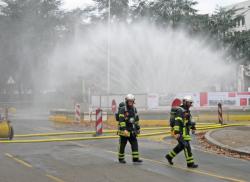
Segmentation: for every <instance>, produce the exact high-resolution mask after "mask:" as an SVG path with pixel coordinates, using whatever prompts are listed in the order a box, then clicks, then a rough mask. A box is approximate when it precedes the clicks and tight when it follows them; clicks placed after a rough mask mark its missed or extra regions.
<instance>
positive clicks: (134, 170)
mask: <svg viewBox="0 0 250 182" xmlns="http://www.w3.org/2000/svg"><path fill="white" fill-rule="evenodd" d="M47 117H48V116H47V115H46V114H42V115H41V114H40V115H38V114H37V115H35V114H34V115H33V116H30V115H29V114H25V113H19V114H17V115H16V117H14V118H12V120H13V126H14V129H15V133H18V134H24V133H38V132H39V133H41V132H54V131H59V130H64V131H65V130H66V128H62V129H61V128H59V127H58V126H56V127H55V126H54V125H53V124H52V123H51V122H49V121H48V120H47ZM117 143H118V141H117V140H116V139H115V140H99V141H82V142H79V141H77V142H60V143H35V144H0V160H1V165H0V182H47V181H52V182H131V181H136V182H145V181H149V182H152V181H153V182H161V181H162V182H163V181H164V182H168V181H169V182H182V181H185V182H189V181H190V182H191V181H192V182H196V181H197V182H216V181H218V182H220V181H233V182H236V181H239V182H240V181H250V173H249V172H250V161H243V160H239V159H233V158H228V157H224V156H220V155H217V154H212V153H207V152H204V151H202V149H200V147H199V146H198V145H197V144H196V142H195V141H194V142H193V145H194V151H193V153H194V156H195V159H196V161H197V163H198V164H199V166H200V168H199V169H195V170H190V169H187V168H186V164H185V159H184V154H183V153H181V154H180V155H178V156H177V158H176V159H175V160H174V162H175V165H174V166H173V167H172V166H169V165H168V164H167V162H166V160H165V159H164V156H165V154H166V153H167V152H168V151H169V150H170V149H171V148H172V147H173V146H172V145H171V144H170V142H169V141H163V142H156V141H152V140H150V139H139V146H140V153H141V157H142V158H143V160H144V163H143V164H142V165H134V164H133V163H132V162H131V156H130V155H129V154H130V146H129V145H128V146H127V155H126V160H127V162H128V163H127V164H125V165H124V164H119V163H118V162H117V154H116V152H117V146H118V145H117Z"/></svg>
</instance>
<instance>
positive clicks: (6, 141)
mask: <svg viewBox="0 0 250 182" xmlns="http://www.w3.org/2000/svg"><path fill="white" fill-rule="evenodd" d="M230 126H246V125H244V124H228V125H218V124H217V125H208V126H201V127H197V130H198V131H199V130H208V129H217V128H224V127H230ZM247 126H249V125H247ZM158 128H159V127H158ZM167 128H169V127H167ZM161 130H162V128H161ZM114 131H115V130H113V131H112V132H114ZM107 132H111V131H107ZM68 133H69V132H68ZM71 133H74V134H75V132H71ZM81 133H83V132H81ZM89 133H90V132H89ZM170 133H171V132H170V131H159V132H154V133H146V134H140V135H139V137H140V138H144V137H149V136H157V135H166V136H170ZM54 134H56V133H54ZM85 134H86V132H85ZM91 134H93V132H91ZM37 135H39V134H36V136H37ZM60 135H61V133H60ZM43 136H52V135H49V134H47V135H46V134H44V135H43ZM114 138H118V136H117V135H112V136H96V137H76V138H50V139H33V140H12V141H9V140H2V141H0V143H2V144H4V143H5V144H8V143H9V144H10V143H42V142H64V141H84V140H101V139H114Z"/></svg>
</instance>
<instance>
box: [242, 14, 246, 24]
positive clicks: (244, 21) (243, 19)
mask: <svg viewBox="0 0 250 182" xmlns="http://www.w3.org/2000/svg"><path fill="white" fill-rule="evenodd" d="M245 24H246V20H245V17H244V16H243V17H242V26H244V25H245Z"/></svg>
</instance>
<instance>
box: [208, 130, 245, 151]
mask: <svg viewBox="0 0 250 182" xmlns="http://www.w3.org/2000/svg"><path fill="white" fill-rule="evenodd" d="M220 130H223V128H222V129H220ZM215 131H218V130H210V131H208V132H207V133H206V134H205V139H206V140H207V142H208V143H210V144H212V145H215V146H217V147H219V148H221V149H224V150H227V151H230V152H237V153H239V154H241V155H250V152H247V151H245V150H240V149H235V148H233V147H231V146H228V145H225V144H222V143H220V142H218V141H217V140H215V139H214V138H213V137H211V134H212V133H213V132H215Z"/></svg>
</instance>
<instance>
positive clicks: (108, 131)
mask: <svg viewBox="0 0 250 182" xmlns="http://www.w3.org/2000/svg"><path fill="white" fill-rule="evenodd" d="M215 126H221V125H219V124H208V125H201V126H199V125H198V126H197V128H198V129H199V128H203V127H215ZM166 129H170V127H153V128H142V129H141V131H152V130H166ZM116 132H117V130H106V131H104V132H103V133H104V134H112V133H113V134H114V133H116ZM95 133H96V132H95V131H72V132H58V133H34V134H20V135H15V138H26V137H45V136H63V135H91V134H95Z"/></svg>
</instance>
